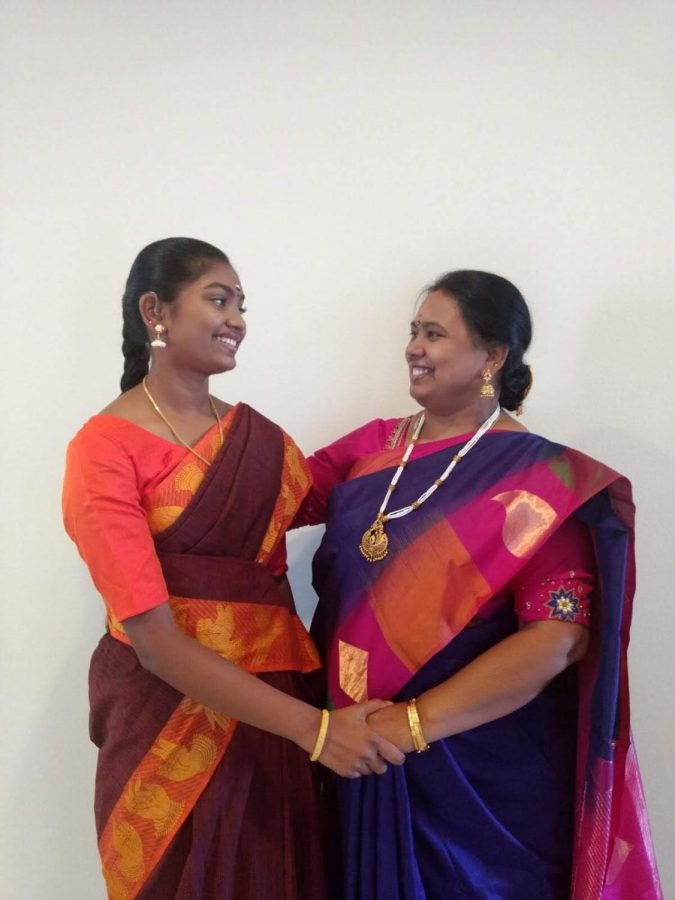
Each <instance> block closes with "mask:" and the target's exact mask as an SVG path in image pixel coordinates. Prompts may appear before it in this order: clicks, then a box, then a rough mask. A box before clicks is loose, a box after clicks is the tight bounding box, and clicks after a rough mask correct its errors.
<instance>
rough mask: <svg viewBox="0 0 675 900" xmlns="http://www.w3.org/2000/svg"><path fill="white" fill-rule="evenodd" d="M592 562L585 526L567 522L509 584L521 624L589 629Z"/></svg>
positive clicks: (593, 565)
mask: <svg viewBox="0 0 675 900" xmlns="http://www.w3.org/2000/svg"><path fill="white" fill-rule="evenodd" d="M594 583H595V561H594V553H593V544H592V541H591V536H590V533H589V531H588V528H587V526H586V525H584V524H583V522H580V521H579V520H578V519H576V518H569V519H567V520H566V521H565V522H563V524H562V525H561V526H560V528H559V529H558V530H557V531H556V532H555V534H553V535H552V536H551V537H550V538H549V539H548V540H547V541H546V543H545V544H544V545H543V546H542V547H540V549H539V550H537V552H536V553H535V554H534V556H533V557H532V559H530V560H529V561H528V562H527V563H526V564H525V565H524V566H523V568H522V569H521V570H520V572H519V573H518V575H517V576H516V578H515V579H514V580H513V581H512V583H511V587H512V590H513V596H514V604H515V611H516V615H517V616H518V619H519V620H520V622H521V623H525V622H535V621H542V620H555V621H558V622H574V623H576V624H577V625H585V626H586V627H589V626H590V623H591V598H592V593H593V587H594Z"/></svg>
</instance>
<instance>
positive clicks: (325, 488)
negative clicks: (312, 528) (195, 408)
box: [293, 419, 399, 528]
mask: <svg viewBox="0 0 675 900" xmlns="http://www.w3.org/2000/svg"><path fill="white" fill-rule="evenodd" d="M398 421H399V420H398V419H373V421H372V422H368V423H367V424H366V425H362V426H361V428H357V429H356V430H355V431H351V432H350V433H349V434H346V435H344V436H343V437H341V438H338V440H337V441H334V442H333V443H332V444H329V445H328V446H327V447H323V448H322V449H321V450H317V451H316V453H314V454H312V456H310V457H308V459H307V462H308V463H309V468H310V471H311V473H312V489H311V490H310V492H309V494H308V495H307V497H306V498H305V501H304V503H303V505H302V507H301V508H300V511H299V512H298V515H297V516H296V518H295V521H294V522H293V527H294V528H298V527H299V526H301V525H320V524H322V523H323V522H325V521H326V510H327V508H328V500H329V498H330V495H331V493H332V491H333V488H334V487H336V486H337V485H338V484H340V483H341V482H343V481H345V480H346V479H347V476H348V475H349V471H350V469H351V468H352V466H353V465H354V463H355V462H356V461H357V460H359V459H361V458H362V457H364V456H367V455H368V454H369V453H376V452H377V451H378V450H383V449H384V445H385V442H386V440H387V438H388V437H389V435H390V433H391V431H392V428H393V427H394V425H395V424H396V422H398Z"/></svg>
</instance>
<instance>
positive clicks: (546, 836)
mask: <svg viewBox="0 0 675 900" xmlns="http://www.w3.org/2000/svg"><path fill="white" fill-rule="evenodd" d="M447 453H448V451H447V450H446V451H445V453H443V452H429V453H428V454H427V455H425V456H423V457H422V458H417V459H415V458H414V457H413V461H412V462H410V463H408V466H407V468H406V470H405V476H404V478H402V479H401V481H400V482H399V485H398V487H397V490H396V495H395V496H396V505H397V506H404V505H406V504H409V503H411V502H412V501H413V500H415V499H416V498H417V496H419V494H420V493H421V492H422V491H423V490H424V489H425V488H426V487H428V486H429V484H431V483H432V482H433V480H434V479H435V478H436V477H437V476H438V473H439V471H441V470H442V469H443V468H444V463H445V462H447ZM400 458H401V450H400V449H388V450H383V451H381V452H378V453H370V454H368V455H366V456H364V457H363V458H361V459H360V460H359V461H358V462H357V463H356V464H355V465H354V466H353V467H352V470H351V472H350V474H349V477H348V479H347V480H346V481H345V482H344V483H342V484H341V485H339V486H338V487H336V488H335V490H334V491H333V493H332V496H331V499H330V506H329V514H328V527H327V531H326V534H325V536H324V539H323V542H322V544H321V547H320V548H319V551H318V553H317V556H316V557H315V562H314V584H315V588H316V590H317V593H318V594H319V597H320V603H319V608H318V611H317V615H316V617H315V622H314V624H313V628H312V634H313V636H314V637H315V639H316V640H317V643H318V645H319V649H320V650H321V652H322V653H324V654H325V657H326V667H327V687H328V694H329V698H330V702H331V703H333V704H334V705H335V706H337V707H341V706H345V705H347V704H350V703H353V702H360V701H363V700H366V699H367V698H369V697H381V698H385V699H390V698H391V699H394V700H399V701H400V700H405V699H408V698H410V697H414V696H418V695H419V694H420V693H423V692H424V690H427V689H428V688H430V687H432V686H434V685H435V684H438V683H440V682H441V681H443V680H445V679H446V678H448V677H450V676H451V675H452V674H453V673H454V672H456V671H457V670H458V669H460V668H462V667H463V666H464V665H466V664H467V663H468V662H470V661H471V660H472V659H474V658H476V657H477V656H479V655H480V654H481V653H482V652H484V651H485V650H487V649H489V647H490V646H492V645H494V644H495V643H497V642H498V641H499V640H502V639H503V638H505V637H507V636H508V635H509V634H511V633H513V632H514V631H515V630H516V629H517V623H516V621H515V617H514V616H513V613H512V605H511V609H510V611H509V608H508V605H507V606H504V605H503V604H500V602H499V599H500V597H502V598H504V595H505V594H507V593H508V590H509V584H510V582H512V581H513V579H514V578H516V577H517V575H518V573H519V571H520V569H521V568H522V567H523V566H524V565H525V564H526V563H527V562H528V560H530V559H531V558H532V557H533V555H534V554H535V553H536V552H537V550H538V549H539V548H541V547H542V546H543V545H544V544H545V543H546V541H547V540H548V539H549V538H550V537H551V536H552V535H553V534H554V533H555V532H556V530H557V529H558V528H559V527H560V526H561V524H562V523H564V522H565V521H566V520H567V519H568V518H569V517H570V516H576V517H578V518H579V519H580V520H582V521H583V522H584V523H586V525H587V526H588V528H589V529H590V532H591V535H592V541H593V548H594V555H595V558H596V575H597V578H596V587H595V592H594V596H593V603H592V615H591V619H592V637H591V645H590V650H589V652H588V654H587V656H586V657H585V659H584V660H583V662H582V663H581V664H580V665H579V666H578V667H577V669H578V671H577V670H576V669H575V668H573V669H570V670H567V671H566V672H564V673H562V675H561V676H559V677H558V678H557V679H555V680H554V682H553V683H552V684H551V685H550V686H549V687H548V688H546V689H545V690H544V691H543V692H542V693H541V694H540V695H539V696H538V697H537V698H535V700H533V701H532V702H531V703H530V704H527V705H526V706H525V707H523V708H522V709H521V710H517V711H516V712H514V713H512V714H510V715H508V716H505V717H503V718H502V719H499V720H497V721H495V722H491V723H487V724H486V725H483V726H481V727H480V728H476V729H473V730H471V731H469V732H465V733H463V734H459V735H455V736H453V737H450V738H447V739H445V740H442V741H438V742H436V743H435V744H434V745H433V746H432V748H431V749H430V750H429V751H427V752H425V753H423V754H420V755H415V754H412V755H409V756H408V758H407V760H406V764H405V766H404V767H403V768H402V769H396V768H395V767H394V768H392V769H391V770H390V771H389V772H388V773H387V774H386V775H385V776H383V777H382V778H381V779H361V780H360V781H358V782H349V783H341V784H340V785H339V786H338V797H339V809H340V815H341V818H342V833H343V836H344V838H343V840H344V848H343V849H344V857H343V858H344V866H343V869H344V871H343V874H344V882H345V884H344V896H345V897H349V898H350V900H358V898H382V900H385V898H386V900H397V898H398V900H427V898H434V900H436V898H439V900H440V898H446V897H481V898H499V900H529V898H532V900H535V898H536V900H546V898H554V897H555V898H557V897H563V896H565V897H567V896H570V894H571V896H572V897H573V898H574V900H597V898H607V900H608V898H622V900H637V898H642V900H648V898H649V900H654V898H660V897H661V896H662V894H661V891H660V887H659V882H658V875H657V872H656V864H655V860H654V856H653V850H652V846H651V837H650V834H649V825H648V822H647V818H646V810H645V806H644V798H643V794H642V788H641V784H640V779H639V773H638V768H637V761H636V758H635V754H634V750H633V746H632V743H631V737H630V724H629V707H628V690H627V668H626V647H627V636H628V629H629V625H630V618H631V609H632V599H633V591H634V582H635V567H634V553H633V516H634V510H633V505H632V500H631V493H630V486H629V484H628V482H627V481H626V480H625V479H624V478H622V477H620V476H619V475H617V474H616V473H615V472H613V471H612V470H610V469H608V468H607V467H606V466H604V465H602V464H600V463H598V462H596V461H595V460H592V459H590V458H589V457H587V456H584V455H583V454H581V453H578V452H576V451H574V450H570V449H568V448H565V447H562V446H560V445H557V444H553V443H551V442H550V441H547V440H545V439H544V438H541V437H538V436H536V435H531V434H525V433H517V432H495V433H491V434H490V435H488V436H487V437H486V438H484V439H483V441H481V443H480V444H479V445H477V446H476V447H475V448H474V449H473V450H472V451H471V452H470V454H468V455H467V457H466V458H465V459H464V460H463V461H462V462H461V464H460V465H459V466H458V467H457V468H456V470H455V471H454V472H453V473H452V476H451V478H450V479H449V480H448V483H447V484H446V485H444V486H443V488H442V489H441V490H439V491H438V492H436V494H435V495H434V497H433V498H432V499H431V500H429V501H428V502H427V503H425V504H424V505H423V506H421V507H420V508H419V509H417V510H415V511H414V512H413V513H412V514H411V515H409V516H406V517H404V518H402V519H397V520H392V521H390V522H388V523H387V525H386V529H387V536H388V538H389V552H388V555H387V557H386V558H385V559H384V560H382V561H381V562H376V563H369V562H368V561H366V560H365V559H364V558H363V557H362V556H361V554H360V552H359V541H360V539H361V536H362V535H363V533H364V531H365V529H366V528H367V527H368V526H369V525H370V524H371V523H372V520H373V518H374V514H375V512H376V511H377V509H378V507H379V504H380V502H381V500H382V497H383V496H384V493H385V491H386V488H387V485H388V483H389V481H390V480H391V476H392V472H393V470H394V469H395V467H396V465H397V464H398V462H399V461H400ZM574 574H575V573H574V572H570V573H569V575H571V576H572V577H573V576H574ZM556 596H562V595H556ZM570 596H571V595H570ZM563 599H564V598H563ZM551 603H553V601H551ZM558 608H560V607H558ZM559 617H560V616H559ZM563 618H564V617H563ZM523 665H524V666H526V665H527V660H525V659H524V660H523ZM577 676H578V677H577ZM575 755H576V767H575ZM575 768H576V785H574V783H573V782H574V772H575ZM567 771H569V777H568V776H567V775H566V774H565V772H567ZM568 788H569V791H568ZM567 793H569V801H568V799H567ZM574 798H576V799H574ZM568 806H569V822H570V827H569V829H568V831H569V838H566V837H565V834H566V826H565V821H567V818H566V817H567V815H568V812H567V807H568ZM572 819H573V820H574V829H573V831H574V836H573V838H572V827H571V821H572ZM566 841H569V844H570V847H569V855H568V851H567V849H566V848H565V846H563V845H564V844H565V842H566ZM570 868H571V871H572V874H571V881H570Z"/></svg>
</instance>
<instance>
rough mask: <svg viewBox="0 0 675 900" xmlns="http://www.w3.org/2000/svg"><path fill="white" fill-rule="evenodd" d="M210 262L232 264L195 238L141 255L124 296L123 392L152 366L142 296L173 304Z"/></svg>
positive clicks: (171, 241) (155, 247)
mask: <svg viewBox="0 0 675 900" xmlns="http://www.w3.org/2000/svg"><path fill="white" fill-rule="evenodd" d="M211 261H214V262H224V263H226V264H227V265H229V264H230V261H229V259H228V258H227V256H225V254H224V253H223V252H222V250H219V249H218V248H217V247H214V246H213V245H212V244H207V243H205V242H204V241H197V240H195V239H194V238H164V240H161V241H155V242H154V243H153V244H148V246H147V247H144V248H143V249H142V250H141V252H140V253H139V254H138V256H137V257H136V259H135V260H134V263H133V265H132V267H131V271H130V272H129V277H128V278H127V284H126V287H125V289H124V296H123V297H122V320H123V325H122V353H123V354H124V373H123V374H122V379H121V381H120V389H121V390H122V391H123V392H124V391H128V390H129V388H132V387H134V386H135V385H137V384H140V382H141V381H142V380H143V377H144V376H145V375H147V374H148V367H149V364H150V347H149V346H148V333H147V329H146V325H145V322H144V321H143V317H142V316H141V312H140V310H139V308H138V301H139V299H140V297H141V295H142V294H145V293H146V292H147V291H154V293H155V294H157V296H158V297H159V299H160V300H161V301H162V303H171V301H172V300H173V299H174V298H175V296H176V294H177V292H178V289H179V288H180V287H181V285H183V284H187V283H189V282H191V281H195V280H196V279H197V278H199V276H200V275H202V274H203V272H204V271H205V270H206V269H207V268H208V264H209V262H211Z"/></svg>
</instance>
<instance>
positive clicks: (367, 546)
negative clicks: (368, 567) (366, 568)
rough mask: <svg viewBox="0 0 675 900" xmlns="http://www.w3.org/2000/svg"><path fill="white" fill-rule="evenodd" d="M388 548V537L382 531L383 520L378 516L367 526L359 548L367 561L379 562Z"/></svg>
mask: <svg viewBox="0 0 675 900" xmlns="http://www.w3.org/2000/svg"><path fill="white" fill-rule="evenodd" d="M388 549H389V538H388V537H387V535H386V534H385V533H384V522H383V521H382V518H381V516H378V517H377V518H376V519H375V521H374V522H373V524H372V525H371V526H370V528H368V529H367V530H366V531H365V532H364V535H363V537H362V538H361V543H360V544H359V550H360V551H361V553H362V555H363V556H365V558H366V559H367V560H368V562H379V561H380V560H381V559H384V558H385V556H386V555H387V550H388Z"/></svg>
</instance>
